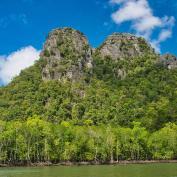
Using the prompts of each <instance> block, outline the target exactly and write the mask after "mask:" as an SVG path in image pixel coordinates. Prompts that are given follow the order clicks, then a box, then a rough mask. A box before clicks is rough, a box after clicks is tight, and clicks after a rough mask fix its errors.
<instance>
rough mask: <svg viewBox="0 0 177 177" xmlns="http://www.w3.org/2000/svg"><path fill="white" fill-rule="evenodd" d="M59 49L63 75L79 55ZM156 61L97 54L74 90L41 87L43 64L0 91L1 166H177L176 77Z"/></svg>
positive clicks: (54, 84)
mask: <svg viewBox="0 0 177 177" xmlns="http://www.w3.org/2000/svg"><path fill="white" fill-rule="evenodd" d="M65 45H67V44H65ZM68 45H69V42H68ZM58 47H60V50H61V51H64V57H65V58H66V59H67V60H63V61H62V62H65V63H64V64H63V65H62V67H63V72H64V70H65V67H66V68H68V67H70V66H71V65H72V64H73V63H71V62H70V61H71V60H72V59H73V58H76V57H78V56H77V54H76V53H75V51H71V48H68V47H67V46H63V43H60V45H59V46H58ZM62 48H63V49H62ZM66 48H68V49H67V50H66ZM85 50H87V47H85ZM66 61H67V62H66ZM73 61H74V60H72V62H73ZM155 61H156V57H155V56H154V55H147V56H143V57H139V58H134V59H126V60H121V61H113V60H111V58H110V57H106V58H105V59H104V60H103V59H102V58H101V57H100V56H99V54H95V56H94V69H93V73H92V74H91V75H89V74H88V78H89V79H88V82H83V81H80V82H77V83H76V82H70V81H66V82H60V81H52V80H51V81H45V82H44V81H43V80H42V76H41V73H42V71H43V68H44V66H45V65H46V63H45V60H43V59H40V60H39V61H38V62H37V63H36V64H35V65H34V66H32V67H30V68H28V69H26V70H24V71H22V72H21V74H20V75H19V76H18V77H16V78H14V79H13V81H12V82H11V83H10V84H9V85H7V86H5V87H1V88H0V113H1V115H0V161H1V162H7V161H8V160H9V159H11V162H12V163H13V162H17V161H28V162H41V161H52V162H59V161H100V162H107V161H115V160H116V161H118V160H140V159H142V160H145V159H176V158H177V151H176V145H177V135H176V132H177V128H176V123H177V109H176V105H177V90H176V88H177V70H176V69H174V70H168V69H166V68H164V67H163V66H159V65H157V64H155ZM55 65H56V68H57V67H59V66H61V65H57V64H55ZM58 69H59V70H61V68H58ZM119 69H121V70H124V71H125V72H126V77H125V78H122V77H118V74H117V73H118V71H119ZM36 115H39V116H36ZM29 117H30V118H29ZM40 117H41V118H40Z"/></svg>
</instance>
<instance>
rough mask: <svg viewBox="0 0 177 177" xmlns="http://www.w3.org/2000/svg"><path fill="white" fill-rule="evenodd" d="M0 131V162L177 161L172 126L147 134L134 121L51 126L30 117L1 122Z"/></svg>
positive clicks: (176, 133)
mask: <svg viewBox="0 0 177 177" xmlns="http://www.w3.org/2000/svg"><path fill="white" fill-rule="evenodd" d="M88 122H89V124H90V122H91V121H88ZM88 122H87V123H88ZM0 131H1V132H0V144H1V148H0V162H1V163H7V162H8V163H12V164H15V163H17V162H27V163H31V162H52V163H56V162H64V161H75V162H82V161H95V162H103V163H104V162H113V161H119V160H149V159H176V158H177V151H176V145H177V125H176V124H172V123H170V124H167V125H166V126H165V127H164V128H162V129H160V130H158V131H156V132H154V133H149V132H148V131H147V130H146V129H145V128H144V127H142V126H141V124H140V123H139V122H133V124H132V128H124V127H117V126H114V127H113V126H106V125H100V126H88V124H87V125H82V126H78V125H74V124H72V123H71V122H67V121H63V122H62V123H61V124H51V123H49V122H48V121H45V120H43V119H41V118H40V117H39V116H33V117H30V118H28V119H27V120H26V121H10V122H6V121H0Z"/></svg>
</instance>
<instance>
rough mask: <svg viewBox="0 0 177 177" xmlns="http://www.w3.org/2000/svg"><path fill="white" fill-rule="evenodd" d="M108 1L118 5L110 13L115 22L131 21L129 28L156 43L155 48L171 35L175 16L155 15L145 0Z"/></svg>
mask: <svg viewBox="0 0 177 177" xmlns="http://www.w3.org/2000/svg"><path fill="white" fill-rule="evenodd" d="M110 3H111V4H117V5H118V10H117V11H115V12H114V13H113V14H112V15H111V17H112V19H113V21H114V22H115V23H116V24H118V25H120V24H122V23H124V22H128V21H129V22H131V28H132V29H133V30H135V31H136V34H138V35H140V36H143V37H145V38H146V39H148V40H149V41H150V42H151V43H153V45H155V44H157V46H156V48H160V43H161V42H164V41H165V40H167V39H168V38H170V37H171V36H172V28H173V26H174V24H175V18H174V17H168V16H165V17H163V18H160V17H157V16H155V15H154V14H153V10H152V9H151V8H150V6H149V3H148V1H147V0H110ZM157 28H158V29H160V32H159V36H158V38H157V39H152V37H151V36H152V34H153V32H154V30H155V29H157ZM154 41H155V42H154Z"/></svg>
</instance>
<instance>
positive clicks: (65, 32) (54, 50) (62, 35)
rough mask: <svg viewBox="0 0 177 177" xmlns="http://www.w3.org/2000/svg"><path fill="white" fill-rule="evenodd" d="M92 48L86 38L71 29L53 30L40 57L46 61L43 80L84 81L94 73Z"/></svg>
mask: <svg viewBox="0 0 177 177" xmlns="http://www.w3.org/2000/svg"><path fill="white" fill-rule="evenodd" d="M91 52H92V51H91V47H90V46H89V44H88V41H87V39H86V37H85V36H84V35H83V34H82V33H81V32H79V31H77V30H74V29H71V28H61V29H56V30H53V31H52V32H51V33H50V34H49V36H48V38H47V41H46V43H45V45H44V48H43V51H42V52H41V55H40V57H41V58H42V59H44V60H45V61H46V66H45V67H44V68H43V71H42V78H43V80H71V81H77V80H80V79H84V78H85V77H86V75H88V74H91V73H92V56H91Z"/></svg>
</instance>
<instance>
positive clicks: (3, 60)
mask: <svg viewBox="0 0 177 177" xmlns="http://www.w3.org/2000/svg"><path fill="white" fill-rule="evenodd" d="M39 52H40V51H38V50H36V49H35V48H34V47H32V46H27V47H24V48H21V49H20V50H18V51H16V52H12V53H11V54H10V55H9V56H1V57H0V80H1V82H2V83H3V84H8V83H9V82H10V81H11V80H12V79H13V77H15V76H17V75H18V74H19V73H20V71H21V70H23V69H25V68H27V67H29V66H31V65H33V64H34V62H35V60H37V59H39Z"/></svg>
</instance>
